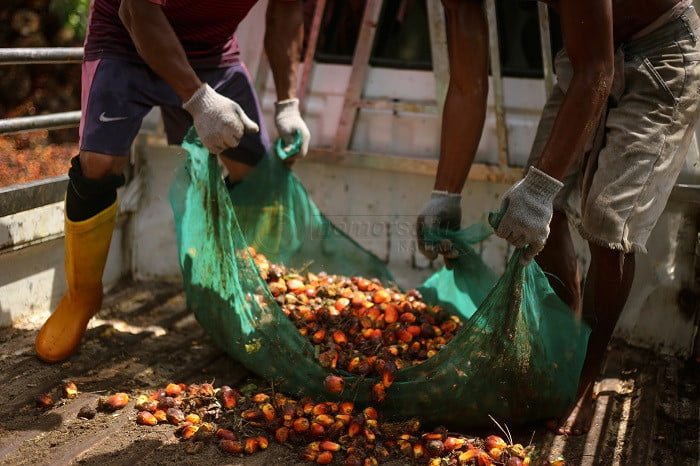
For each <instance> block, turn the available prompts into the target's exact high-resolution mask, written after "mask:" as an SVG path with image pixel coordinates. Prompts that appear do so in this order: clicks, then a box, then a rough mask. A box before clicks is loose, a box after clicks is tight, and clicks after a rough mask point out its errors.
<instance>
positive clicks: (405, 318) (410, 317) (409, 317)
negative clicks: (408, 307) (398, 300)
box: [399, 312, 416, 324]
mask: <svg viewBox="0 0 700 466" xmlns="http://www.w3.org/2000/svg"><path fill="white" fill-rule="evenodd" d="M399 320H400V321H401V322H404V323H407V324H410V323H413V322H415V321H416V315H415V314H414V313H413V312H404V313H403V314H401V315H400V316H399Z"/></svg>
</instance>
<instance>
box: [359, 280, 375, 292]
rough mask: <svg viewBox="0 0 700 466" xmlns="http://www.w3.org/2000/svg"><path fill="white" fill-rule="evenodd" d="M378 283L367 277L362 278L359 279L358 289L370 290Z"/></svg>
mask: <svg viewBox="0 0 700 466" xmlns="http://www.w3.org/2000/svg"><path fill="white" fill-rule="evenodd" d="M375 286H376V285H374V283H372V282H371V281H370V280H368V279H366V278H360V279H358V280H357V289H358V290H360V291H370V288H374V287H375Z"/></svg>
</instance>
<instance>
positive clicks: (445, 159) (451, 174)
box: [417, 0, 700, 435]
mask: <svg viewBox="0 0 700 466" xmlns="http://www.w3.org/2000/svg"><path fill="white" fill-rule="evenodd" d="M548 3H549V4H550V5H551V6H552V7H553V8H554V9H555V10H556V11H557V12H558V14H559V19H560V23H561V30H562V36H563V37H562V38H563V43H564V48H563V50H562V51H561V52H559V53H558V54H557V56H556V59H555V71H556V76H557V83H556V86H555V88H554V90H553V92H552V94H551V96H549V98H548V100H547V103H546V105H545V107H544V110H543V112H542V116H541V119H540V122H539V126H538V129H537V133H536V136H535V141H534V144H533V147H532V151H531V155H530V158H529V160H528V162H527V164H526V173H525V176H524V178H523V179H522V180H520V181H518V182H517V183H515V184H514V185H513V186H512V187H511V188H510V189H508V191H506V193H505V194H504V196H503V198H502V204H501V210H500V212H499V214H501V215H502V217H501V218H500V222H499V223H497V221H494V224H495V232H496V234H497V235H498V236H499V237H501V238H504V239H506V240H507V241H508V242H509V243H510V244H512V245H513V246H515V247H517V248H524V251H523V253H522V262H523V264H527V263H529V261H531V260H532V259H533V258H534V259H535V261H536V262H537V263H538V264H539V265H540V267H541V268H542V269H543V270H544V271H545V272H546V273H547V274H548V276H549V277H550V283H551V285H552V288H553V289H554V290H555V291H556V292H557V294H558V295H559V296H560V298H561V299H562V300H563V301H564V302H565V303H566V304H568V305H569V306H570V307H571V309H572V310H573V312H575V313H576V314H577V315H581V316H582V317H583V319H585V320H586V321H587V322H588V323H589V324H590V326H591V329H592V333H591V335H590V339H589V342H588V349H587V354H586V358H585V361H584V364H583V369H582V371H581V375H580V383H579V389H578V393H577V398H576V403H575V404H574V405H573V406H572V407H571V409H570V411H569V412H568V413H563V414H564V415H563V416H562V418H561V419H557V420H552V422H550V423H549V424H550V427H551V428H552V429H553V430H555V431H556V432H558V433H560V434H575V435H578V434H582V433H584V432H586V431H588V429H589V427H590V423H591V419H592V416H593V412H594V407H595V405H594V402H593V401H592V400H593V397H594V383H595V381H596V378H597V377H598V375H599V372H600V370H601V366H602V362H603V359H604V355H605V350H606V347H607V345H608V343H609V340H610V338H611V336H612V333H613V330H614V328H615V325H616V323H617V321H618V318H619V316H620V313H621V311H622V309H623V307H624V305H625V302H626V301H627V297H628V294H629V291H630V287H631V284H632V279H633V276H634V267H635V259H634V258H635V254H636V253H645V252H646V242H647V239H648V238H649V235H650V233H651V231H652V229H653V228H654V225H655V224H656V222H657V220H658V218H659V216H660V215H661V213H662V211H663V210H664V207H665V204H666V201H667V200H668V197H669V195H670V193H671V189H672V187H673V184H674V182H675V180H676V178H677V176H678V174H679V172H680V170H681V168H682V166H683V164H684V160H685V156H686V153H687V150H688V147H689V144H690V141H691V139H692V136H693V132H694V127H695V123H696V121H697V119H698V92H699V90H700V88H699V85H700V65H699V64H700V45H699V44H698V39H700V19H699V18H698V15H697V13H696V12H695V10H694V8H693V6H692V1H691V0H643V1H640V0H588V1H585V2H582V1H580V0H558V1H553V2H548ZM443 4H444V6H445V8H446V12H447V21H448V34H449V38H448V46H449V48H448V50H449V55H450V62H449V63H450V73H451V75H450V85H449V91H448V94H447V101H446V102H445V108H444V112H443V126H442V139H441V143H442V146H441V153H440V161H439V164H438V171H437V176H436V180H435V185H434V187H435V191H434V192H433V194H432V196H431V199H430V200H429V202H427V204H426V206H425V207H424V209H423V211H422V213H421V214H420V215H419V217H418V222H417V233H418V246H419V248H420V249H421V251H424V253H425V254H426V255H427V257H429V258H435V257H436V256H437V255H438V254H443V255H444V256H445V258H446V261H449V260H450V259H451V258H454V257H455V256H456V255H457V254H458V252H457V251H454V250H453V247H452V245H451V244H450V243H449V242H446V241H443V242H441V243H439V244H432V243H426V241H425V239H424V237H423V233H424V231H425V228H426V227H441V228H451V229H457V228H459V226H460V220H461V205H460V200H461V195H460V193H461V191H462V188H463V186H464V183H465V180H466V178H467V175H468V172H469V168H470V166H471V164H472V161H473V159H474V153H475V151H476V147H477V145H478V141H479V137H480V133H481V129H482V125H483V117H484V113H485V112H484V110H485V102H486V100H485V99H486V79H487V72H488V69H487V66H486V58H485V54H486V50H487V35H486V24H485V20H484V15H483V11H482V10H481V1H477V0H463V1H459V0H443ZM474 36H476V37H474ZM467 40H470V41H469V42H467ZM467 43H468V44H469V46H464V44H467ZM472 113H474V114H475V115H470V114H472ZM465 115H466V117H465ZM569 224H571V225H573V226H574V227H575V228H576V229H577V231H578V232H579V233H580V234H581V235H582V236H583V238H584V239H585V240H587V242H588V247H589V250H590V254H591V261H590V265H589V267H588V271H587V273H586V277H585V284H584V287H583V290H581V285H580V283H581V280H580V273H579V270H578V261H577V258H576V253H575V251H574V245H573V242H572V237H571V232H570V227H569Z"/></svg>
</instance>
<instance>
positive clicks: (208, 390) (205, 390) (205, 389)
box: [199, 383, 214, 396]
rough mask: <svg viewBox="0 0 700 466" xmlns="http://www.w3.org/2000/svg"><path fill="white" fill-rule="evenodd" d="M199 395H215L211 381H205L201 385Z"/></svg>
mask: <svg viewBox="0 0 700 466" xmlns="http://www.w3.org/2000/svg"><path fill="white" fill-rule="evenodd" d="M199 396H214V386H213V385H212V384H210V383H203V384H202V385H200V386H199Z"/></svg>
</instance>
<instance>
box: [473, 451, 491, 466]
mask: <svg viewBox="0 0 700 466" xmlns="http://www.w3.org/2000/svg"><path fill="white" fill-rule="evenodd" d="M476 464H478V465H479V466H491V465H492V464H493V460H492V459H491V456H489V454H488V453H486V452H485V451H484V450H479V453H477V455H476Z"/></svg>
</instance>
